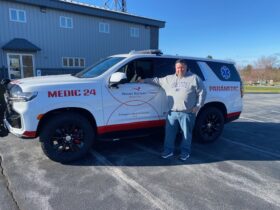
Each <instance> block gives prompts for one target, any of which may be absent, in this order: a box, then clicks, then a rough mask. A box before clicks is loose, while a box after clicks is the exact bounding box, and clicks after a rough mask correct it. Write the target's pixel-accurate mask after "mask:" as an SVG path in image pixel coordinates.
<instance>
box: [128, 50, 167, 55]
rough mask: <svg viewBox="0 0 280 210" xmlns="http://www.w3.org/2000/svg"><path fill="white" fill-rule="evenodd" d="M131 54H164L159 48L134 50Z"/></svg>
mask: <svg viewBox="0 0 280 210" xmlns="http://www.w3.org/2000/svg"><path fill="white" fill-rule="evenodd" d="M129 54H130V55H134V54H154V55H162V54H163V53H162V51H161V50H158V49H149V50H139V51H135V50H132V51H130V52H129Z"/></svg>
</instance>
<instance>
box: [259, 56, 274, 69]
mask: <svg viewBox="0 0 280 210" xmlns="http://www.w3.org/2000/svg"><path fill="white" fill-rule="evenodd" d="M278 63H279V60H278V58H277V56H267V57H266V56H262V57H260V58H259V59H258V60H257V61H256V62H255V67H256V69H273V68H276V67H277V65H278Z"/></svg>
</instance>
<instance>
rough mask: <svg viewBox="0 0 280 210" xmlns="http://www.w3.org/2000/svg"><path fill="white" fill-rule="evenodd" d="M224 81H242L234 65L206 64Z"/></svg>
mask: <svg viewBox="0 0 280 210" xmlns="http://www.w3.org/2000/svg"><path fill="white" fill-rule="evenodd" d="M206 63H207V64H208V66H209V67H210V68H211V69H212V70H213V72H214V73H215V74H216V76H217V77H218V78H219V79H220V80H222V81H240V76H239V74H238V72H237V70H236V68H235V67H234V65H233V64H227V63H217V62H210V61H208V62H206Z"/></svg>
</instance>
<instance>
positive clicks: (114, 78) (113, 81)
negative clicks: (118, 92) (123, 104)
mask: <svg viewBox="0 0 280 210" xmlns="http://www.w3.org/2000/svg"><path fill="white" fill-rule="evenodd" d="M126 82H127V77H126V74H125V73H123V72H115V73H113V74H112V75H111V77H110V80H109V87H118V84H124V83H126Z"/></svg>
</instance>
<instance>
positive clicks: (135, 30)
mask: <svg viewBox="0 0 280 210" xmlns="http://www.w3.org/2000/svg"><path fill="white" fill-rule="evenodd" d="M130 36H131V37H139V28H134V27H131V28H130Z"/></svg>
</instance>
